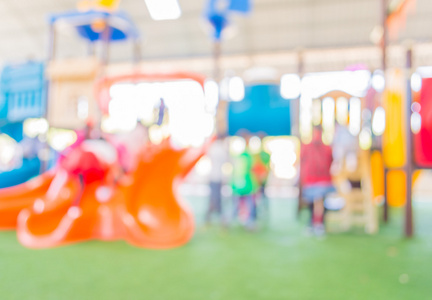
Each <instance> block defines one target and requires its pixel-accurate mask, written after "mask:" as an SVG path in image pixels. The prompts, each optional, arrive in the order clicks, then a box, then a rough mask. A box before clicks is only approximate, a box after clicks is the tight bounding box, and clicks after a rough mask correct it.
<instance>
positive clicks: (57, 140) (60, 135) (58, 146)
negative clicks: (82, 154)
mask: <svg viewBox="0 0 432 300" xmlns="http://www.w3.org/2000/svg"><path fill="white" fill-rule="evenodd" d="M77 138H78V137H77V134H76V132H75V131H73V130H68V129H58V128H51V129H50V130H49V132H48V144H49V145H50V146H51V147H52V148H53V149H54V150H56V151H63V150H64V149H66V148H67V147H69V146H70V145H72V144H73V143H75V142H76V140H77Z"/></svg>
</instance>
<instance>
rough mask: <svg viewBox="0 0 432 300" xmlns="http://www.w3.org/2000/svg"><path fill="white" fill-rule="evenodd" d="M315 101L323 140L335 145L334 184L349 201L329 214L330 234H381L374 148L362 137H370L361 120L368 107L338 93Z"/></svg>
mask: <svg viewBox="0 0 432 300" xmlns="http://www.w3.org/2000/svg"><path fill="white" fill-rule="evenodd" d="M313 101H314V102H313V107H314V108H315V109H313V111H314V113H313V115H314V117H313V122H314V123H315V124H322V127H323V140H324V141H326V142H327V143H331V142H333V147H334V149H333V151H334V155H335V156H336V157H335V159H336V161H335V162H334V166H333V171H332V173H333V182H334V184H335V187H336V189H337V194H338V196H339V197H342V198H343V199H344V200H345V205H344V206H343V208H341V209H339V210H337V211H329V212H328V214H327V216H326V223H327V224H326V225H327V230H328V231H330V232H332V231H346V230H349V229H351V228H355V227H361V228H363V229H364V231H365V232H366V233H374V232H376V231H377V230H378V219H377V211H376V205H375V203H374V202H373V201H372V190H371V181H370V177H371V170H370V164H369V161H370V153H369V149H368V147H370V145H369V144H368V142H367V137H366V138H364V137H361V136H362V134H365V133H364V132H366V134H367V132H369V133H370V128H368V123H367V122H362V121H364V120H362V118H361V114H362V111H363V109H362V108H363V106H364V103H362V101H361V99H360V98H358V97H355V96H353V95H351V94H348V93H346V92H342V91H337V90H336V91H331V92H328V93H326V94H324V95H322V96H320V97H319V98H316V99H314V100H313ZM335 120H336V121H337V124H338V125H337V128H335ZM365 140H366V141H365Z"/></svg>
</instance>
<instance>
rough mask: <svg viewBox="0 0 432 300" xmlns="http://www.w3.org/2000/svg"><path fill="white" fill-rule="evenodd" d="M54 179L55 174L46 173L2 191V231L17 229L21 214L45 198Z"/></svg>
mask: <svg viewBox="0 0 432 300" xmlns="http://www.w3.org/2000/svg"><path fill="white" fill-rule="evenodd" d="M53 178H54V172H53V171H50V172H46V173H44V174H42V175H40V176H38V177H36V178H33V179H31V180H29V181H27V182H25V183H22V184H20V185H16V186H13V187H8V188H4V189H0V230H10V229H15V227H16V224H17V217H18V214H19V212H20V211H21V210H22V209H24V208H26V207H30V206H31V205H33V202H34V201H35V199H38V198H41V197H43V196H44V195H45V194H46V193H47V191H48V188H49V186H50V185H51V182H52V180H53Z"/></svg>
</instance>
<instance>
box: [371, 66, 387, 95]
mask: <svg viewBox="0 0 432 300" xmlns="http://www.w3.org/2000/svg"><path fill="white" fill-rule="evenodd" d="M372 87H373V88H374V89H375V91H377V92H382V91H383V90H384V88H385V78H384V74H383V72H382V71H381V70H376V71H375V72H374V73H373V76H372Z"/></svg>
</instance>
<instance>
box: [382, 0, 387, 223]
mask: <svg viewBox="0 0 432 300" xmlns="http://www.w3.org/2000/svg"><path fill="white" fill-rule="evenodd" d="M381 16H382V19H381V22H382V29H383V36H382V41H381V68H382V71H383V75H384V78H385V75H386V69H387V44H388V28H387V17H388V0H381ZM383 91H384V92H385V86H384V89H383ZM382 97H384V94H383V96H382ZM380 144H382V143H380ZM381 149H382V148H381ZM387 174H388V169H387V167H386V166H385V165H384V207H383V221H384V223H388V221H389V207H388V199H387V196H388V194H387Z"/></svg>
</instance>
